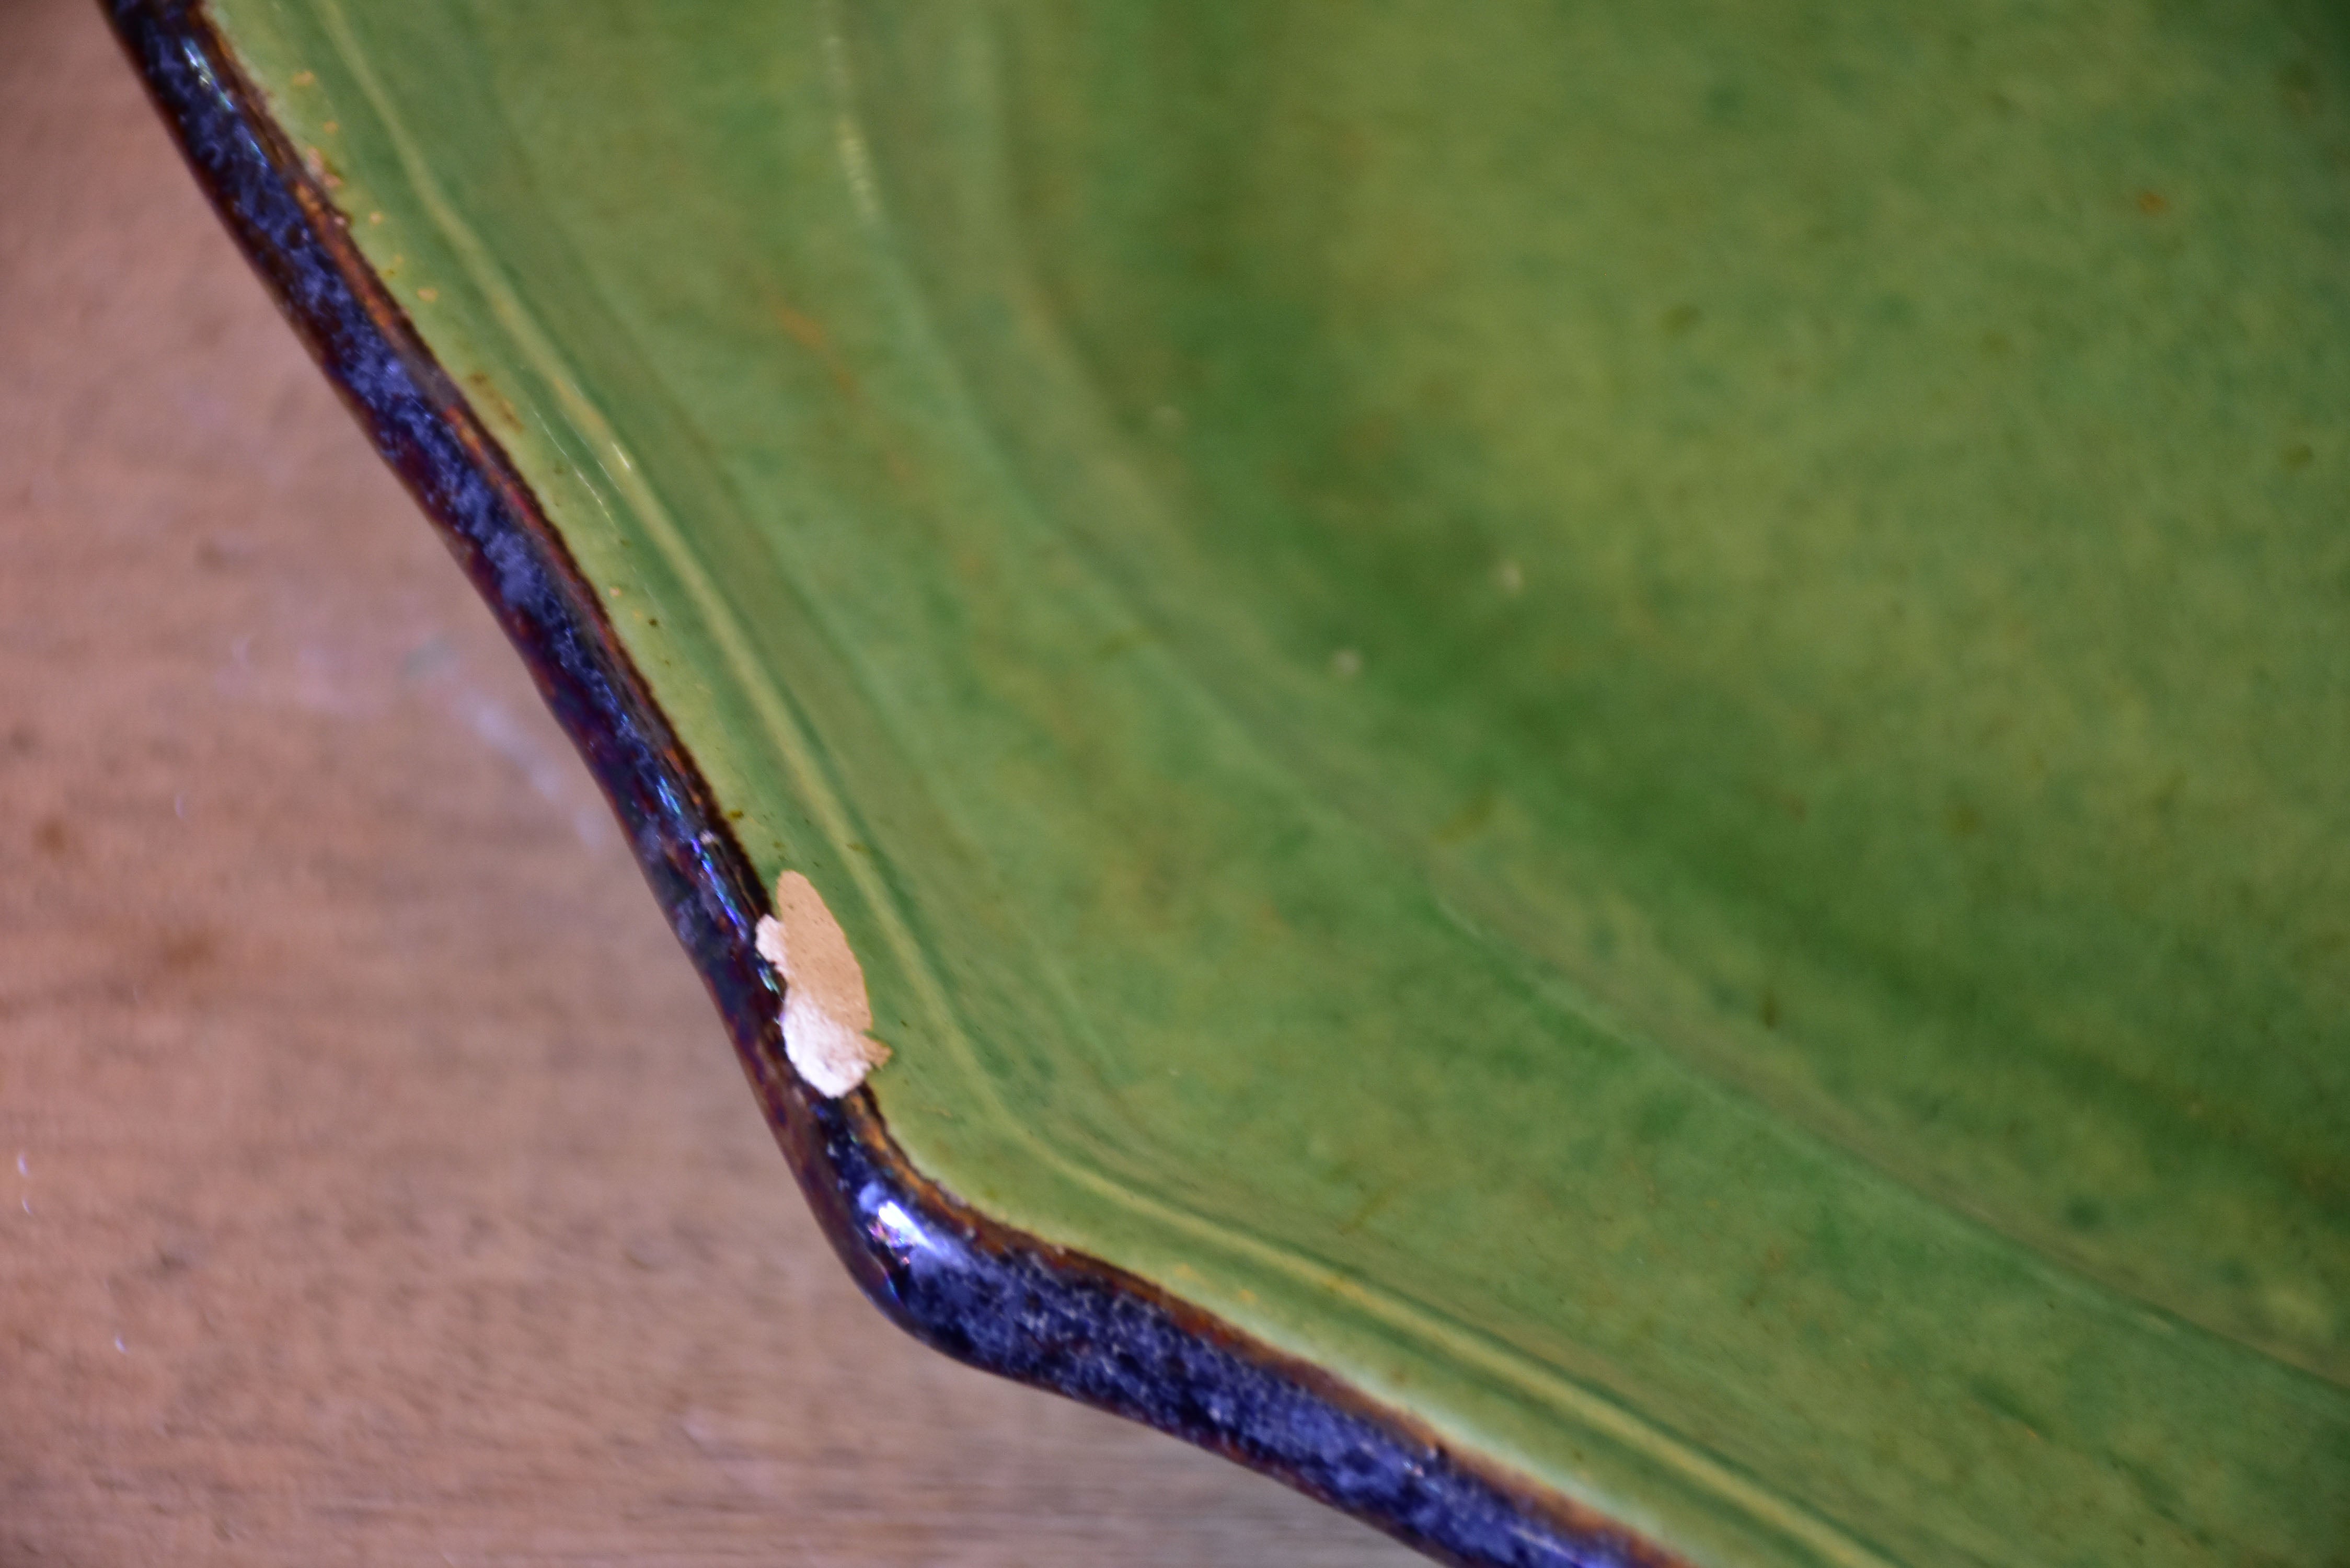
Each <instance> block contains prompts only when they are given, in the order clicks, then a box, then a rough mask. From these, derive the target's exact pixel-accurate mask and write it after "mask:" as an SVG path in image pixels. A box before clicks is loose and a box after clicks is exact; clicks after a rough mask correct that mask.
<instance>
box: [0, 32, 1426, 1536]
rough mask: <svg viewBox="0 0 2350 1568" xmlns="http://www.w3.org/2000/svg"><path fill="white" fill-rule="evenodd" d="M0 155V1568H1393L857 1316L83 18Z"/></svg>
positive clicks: (599, 870)
mask: <svg viewBox="0 0 2350 1568" xmlns="http://www.w3.org/2000/svg"><path fill="white" fill-rule="evenodd" d="M0 146H5V148H7V149H8V150H9V153H10V156H9V157H7V158H6V159H5V160H0V215H5V217H0V1564H5V1565H6V1568H16V1565H18V1564H29V1563H91V1564H105V1563H146V1562H154V1561H164V1560H168V1561H174V1562H207V1561H218V1562H237V1563H318V1562H326V1563H334V1562H369V1563H373V1562H383V1563H467V1564H470V1563H493V1562H540V1561H545V1562H571V1561H577V1562H589V1561H594V1562H605V1561H616V1562H619V1561H625V1562H643V1563H716V1562H736V1561H755V1562H762V1563H926V1564H927V1563H958V1564H961V1563H970V1564H981V1563H1005V1564H1010V1563H1105V1562H1112V1563H1138V1564H1162V1563H1163V1564H1175V1563H1239V1562H1279V1563H1369V1562H1378V1561H1394V1562H1403V1561H1409V1560H1411V1559H1409V1557H1408V1556H1407V1554H1405V1553H1403V1552H1400V1551H1399V1549H1397V1548H1395V1547H1393V1546H1391V1545H1389V1544H1388V1543H1387V1542H1383V1541H1381V1540H1379V1539H1378V1538H1377V1537H1375V1536H1373V1535H1371V1534H1369V1533H1368V1532H1366V1531H1364V1530H1363V1529H1362V1528H1361V1527H1359V1526H1357V1525H1355V1524H1353V1523H1351V1522H1349V1521H1346V1520H1344V1519H1341V1518H1339V1517H1338V1516H1336V1515H1335V1514H1330V1513H1327V1512H1326V1511H1323V1510H1321V1509H1319V1508H1317V1507H1315V1506H1314V1505H1312V1504H1309V1503H1307V1502H1305V1501H1303V1500H1301V1499H1297V1498H1295V1497H1292V1496H1291V1495H1289V1494H1288V1493H1286V1492H1284V1491H1283V1490H1280V1489H1279V1488H1277V1487H1275V1486H1274V1485H1273V1484H1272V1483H1270V1482H1267V1481H1264V1480H1261V1479H1259V1478H1256V1477H1253V1476H1251V1475H1249V1474H1247V1473H1245V1472H1243V1471H1241V1470H1239V1469H1235V1468H1233V1467H1232V1466H1229V1465H1226V1464H1223V1463H1222V1462H1221V1461H1218V1460H1215V1459H1210V1458H1208V1457H1206V1456H1203V1455H1201V1454H1198V1453H1194V1452H1192V1451H1191V1450H1189V1449H1183V1448H1181V1447H1180V1446H1179V1445H1176V1444H1174V1443H1172V1442H1170V1441H1168V1440H1166V1439H1163V1438H1158V1437H1156V1436H1154V1435H1152V1434H1150V1433H1148V1432H1145V1431H1142V1430H1140V1429H1138V1428H1131V1427H1128V1426H1127V1425H1125V1424H1123V1423H1120V1422H1118V1421H1114V1420H1111V1419H1109V1418H1107V1417H1100V1416H1097V1415H1094V1414H1092V1413H1090V1412H1087V1411H1085V1410H1081V1409H1078V1408H1076V1407H1073V1406H1070V1405H1067V1404H1065V1403H1063V1402H1060V1401H1057V1400H1054V1399H1050V1398H1047V1397H1043V1396H1039V1395H1035V1394H1031V1393H1028V1392H1026V1391H1024V1390H1020V1389H1016V1388H1014V1387H1011V1386H1007V1385H1003V1384H999V1383H997V1382H994V1381H993V1380H991V1379H988V1378H985V1377H983V1376H979V1375H977V1374H974V1373H971V1372H968V1371H966V1370H964V1369H962V1368H961V1367H958V1366H953V1365H951V1364H950V1363H948V1362H946V1361H944V1360H942V1359H940V1358H938V1357H936V1356H935V1355H931V1353H929V1352H927V1351H925V1350H922V1349H920V1347H918V1346H916V1345H912V1344H911V1343H910V1342H908V1341H906V1340H904V1339H903V1338H901V1337H900V1336H899V1335H898V1334H897V1333H896V1332H895V1331H894V1330H892V1329H891V1328H889V1326H888V1325H886V1324H884V1323H883V1322H882V1321H881V1319H880V1318H879V1316H878V1315H877V1314H875V1313H874V1312H873V1311H872V1310H871V1309H870V1308H869V1307H868V1305H867V1304H866V1303H864V1302H863V1301H862V1300H860V1299H859V1298H858V1295H857V1293H855V1291H854V1290H853V1289H852V1287H851V1286H850V1284H849V1283H848V1282H847V1278H846V1277H845V1276H844V1275H843V1274H842V1272H840V1270H839V1267H838V1265H837V1263H836V1262H834V1260H833V1258H832V1257H831V1255H830V1253H829V1252H828V1251H827V1249H826V1247H825V1245H824V1242H823V1241H822V1239H821V1238H820V1237H819V1235H818V1234H817V1232H816V1228H815V1226H814V1224H813V1222H812V1221H811V1220H809V1219H808V1217H807V1216H806V1214H805V1213H804V1212H803V1210H802V1209H801V1207H800V1200H799V1199H798V1197H797V1195H796V1193H795V1191H794V1189H793V1188H792V1184H791V1181H790V1179H789V1176H788V1174H787V1172H786V1171H785V1167H784V1165H783V1162H782V1160H781V1158H779V1157H778V1155H777V1154H776V1152H775V1149H774V1147H773V1146H772V1145H771V1143H770V1142H769V1140H768V1137H767V1134H766V1132H765V1129H764V1127H763V1126H762V1125H761V1122H760V1119H759V1116H758V1113H757V1111H756V1109H755V1108H754V1105H753V1103H752V1101H751V1098H750V1096H749V1095H748V1094H747V1093H745V1091H744V1089H743V1084H742V1082H741V1080H740V1076H739V1074H738V1071H737V1069H736V1067H735V1065H734V1064H733V1058H732V1055H731V1053H730V1052H729V1050H728V1048H727V1045H726V1043H725V1040H724V1037H723V1033H722V1032H721V1030H720V1028H719V1025H718V1023H717V1021H716V1019H715V1017H714V1016H713V1015H712V1012H711V1010H710V1007H709V1004H708V1002H706V1000H705V999H704V997H703V996H702V993H701V992H700V989H699V987H698V986H697V984H696V982H695V981H694V978H693V975H692V972H691V969H690V968H689V966H688V965H687V963H686V961H684V959H683V958H682V956H681V955H680V954H679V953H678V952H677V951H676V950H675V948H674V946H673V944H672V943H671V940H670V938H669V936H668V933H667V932H666V931H665V930H664V929H662V926H661V922H660V918H659V916H658V913H657V911H656V909H655V908H654V905H653V903H652V900H651V899H650V898H649V897H648V896H647V895H646V892H645V890H644V888H643V887H642V886H641V884H640V883H639V879H638V877H637V874H636V871H635V869H634V867H632V865H631V864H630V862H629V857H628V855H627V853H626V850H625V846H623V845H622V844H621V843H620V842H619V836H618V834H617V832H616V830H615V829H614V828H613V826H611V823H610V821H609V819H608V815H607V814H606V812H605V808H604V806H603V804H602V802H601V801H600V800H599V799H598V797H597V796H596V794H595V792H594V790H593V787H592V786H591V784H589V782H588V780H587V775H586V774H585V773H584V772H583V771H582V769H581V768H580V767H579V765H578V764H577V762H576V761H575V760H574V758H573V757H572V756H571V755H570V753H568V751H567V748H566V747H565V745H564V743H563V742H562V739H561V737H560V736H559V734H558V733H557V732H556V730H555V728H554V726H553V724H552V722H550V721H549V720H548V719H547V718H546V716H545V714H544V713H543V712H542V711H540V709H539V706H538V703H537V700H536V695H535V694H534V693H533V691H531V689H530V686H529V683H528V681H527V680H526V679H525V676H524V673H523V671H522V670H521V668H520V666H519V665H518V663H517V662H516V661H515V659H513V657H512V656H511V655H510V654H509V653H508V652H507V650H506V649H505V648H504V645H503V643H502V642H501V640H500V639H499V638H498V636H497V634H496V632H495V630H494V628H493V627H492V625H491V623H490V621H489V618H488V617H487V615H486V614H485V613H484V611H483V610H482V609H481V607H479V606H478V605H477V604H475V603H474V602H473V597H472V595H471V593H470V591H469V590H468V589H467V588H466V587H465V585H464V583H463V580H462V579H461V578H460V576H458V574H457V572H456V570H455V569H454V567H453V566H452V565H451V564H450V562H449V561H448V560H447V559H446V558H445V557H444V556H442V552H441V550H440V546H439V545H437V544H436V543H435V541H434V539H433V537H432V533H431V531H430V530H429V528H428V527H427V526H426V525H425V524H424V523H423V521H422V520H421V518H420V517H419V516H417V515H416V514H415V512H414V509H413V508H412V506H411V504H410V503H409V501H408V499H407V497H406V496H405V495H403V494H402V493H400V490H399V489H398V487H397V486H396V485H395V484H394V483H392V482H391V480H390V478H389V476H388V475H387V474H386V473H385V472H383V471H382V470H381V468H380V465H379V464H378V463H377V462H376V461H375V459H374V457H373V455H372V454H371V453H370V452H369V451H368V449H367V446H366V444H365V442H364V441H363V440H362V439H361V438H360V436H359V432H358V431H357V430H356V429H355V427H354V426H353V425H352V423H351V421H349V420H348V417H347V416H346V415H345V414H344V413H343V411H342V410H340V409H339V408H338V407H337V406H336V404H335V402H334V400H333V398H332V396H331V395H330V393H329V391H328V388H327V386H326V384H325V382H324V381H323V379H321V378H320V377H318V375H317V373H316V371H314V370H313V369H312V368H311V367H310V365H309V364H308V363H307V360H305V359H304V358H303V357H302V356H301V354H300V352H299V350H298V349H297V348H296V345H295V342H294V339H293V337H292V336H291V334H290V333H288V332H287V331H286V328H285V327H284V325H283V324H282V323H281V322H280V321H278V320H277V318H276V316H275V314H274V313H273V311H272V310H271V308H270V306H269V305H268V303H267V302H266V300H265V297H264V296H263V294H262V291H261V289H260V287H259V286H258V285H257V284H256V283H255V281H254V279H253V278H252V277H251V276H250V275H247V273H246V272H245V270H244V266H243V265H242V264H241V263H240V262H239V261H238V260H237V258H236V256H235V254H234V251H233V250H232V248H231V246H230V245H229V243H228V241H227V239H226V238H225V236H224V234H222V233H221V232H220V229H219V227H218V225H217V223H215V222H214V221H213V218H212V216H211V214H210V213H208V212H207V211H206V210H205V209H204V206H203V202H202V201H201V199H200V198H199V197H198V195H197V194H196V192H195V189H194V186H193V184H192V182H191V181H190V180H189V178H188V176H187V174H186V172H185V171H183V170H182V168H181V167H180V166H179V164H178V162H177V161H176V159H175V158H174V156H173V155H172V151H171V149H170V146H169V143H168V141H167V140H166V138H165V136H164V133H163V130H162V128H161V125H160V124H158V123H157V122H156V120H155V119H154V118H153V116H152V114H151V111H150V110H149V109H148V108H147V106H146V104H145V103H144V102H143V100H142V99H140V94H139V90H138V88H137V85H136V82H135V80H134V78H132V76H131V74H130V71H129V69H128V68H127V67H125V65H124V64H123V62H122V61H121V60H120V58H119V57H117V55H116V54H115V52H114V47H113V45H112V43H111V41H110V40H109V37H108V36H107V35H106V32H105V29H104V27H103V26H102V24H101V23H100V21H99V17H98V16H97V15H96V14H95V11H94V10H93V9H92V8H90V7H88V6H86V5H80V4H77V3H74V0H10V3H8V4H5V5H0Z"/></svg>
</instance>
